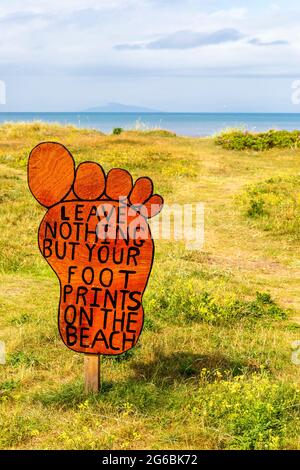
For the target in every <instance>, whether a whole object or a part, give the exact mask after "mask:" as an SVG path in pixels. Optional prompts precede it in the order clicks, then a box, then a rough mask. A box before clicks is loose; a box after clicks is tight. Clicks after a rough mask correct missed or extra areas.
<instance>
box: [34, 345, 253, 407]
mask: <svg viewBox="0 0 300 470" xmlns="http://www.w3.org/2000/svg"><path fill="white" fill-rule="evenodd" d="M128 366H129V368H130V369H131V370H132V371H133V376H131V377H128V378H127V379H123V380H120V381H114V382H112V381H107V380H105V378H104V381H103V383H102V388H101V391H100V392H99V394H96V395H92V394H90V395H86V394H85V393H84V386H83V380H82V379H80V380H79V379H78V380H76V381H72V382H69V383H67V384H64V385H62V386H61V387H59V388H57V389H53V390H48V391H43V392H42V393H39V394H38V395H37V396H35V399H37V400H38V401H40V402H41V403H42V404H43V405H44V406H55V407H57V406H58V407H60V408H62V409H74V408H75V409H80V408H81V406H82V404H84V403H85V402H86V400H88V401H89V403H90V404H93V403H94V406H97V405H99V406H100V407H101V406H102V405H103V406H106V407H111V408H112V409H114V410H117V411H119V412H122V410H125V411H126V410H127V408H126V407H127V406H128V404H134V405H133V406H134V409H136V410H138V411H139V412H147V411H151V410H152V411H153V410H157V409H159V408H163V407H165V406H167V403H170V402H172V404H173V405H172V406H177V405H178V406H179V407H180V403H181V401H182V396H183V395H186V394H187V395H188V396H190V398H191V399H192V396H193V395H195V394H196V393H197V389H198V386H199V383H200V376H201V371H203V369H205V370H206V374H205V380H206V381H214V380H219V377H218V376H216V375H215V373H216V372H218V373H221V374H222V377H223V380H224V379H225V380H226V379H227V380H230V379H231V378H232V377H234V376H237V375H241V374H246V373H247V374H249V373H250V374H251V373H253V372H257V371H259V367H255V366H249V364H248V363H245V362H242V361H238V360H236V361H233V360H230V359H228V358H227V357H225V356H223V355H221V354H215V355H199V354H192V353H188V352H178V353H173V354H170V355H165V354H163V353H161V352H157V353H156V355H155V358H154V359H153V361H151V362H143V361H138V360H137V359H135V360H132V358H131V359H129V360H128ZM176 396H177V398H176ZM180 396H181V398H179V397H180ZM176 403H177V405H176ZM130 406H131V405H130Z"/></svg>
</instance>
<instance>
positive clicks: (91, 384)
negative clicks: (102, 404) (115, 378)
mask: <svg viewBox="0 0 300 470" xmlns="http://www.w3.org/2000/svg"><path fill="white" fill-rule="evenodd" d="M100 363H101V356H100V355H95V354H85V355H84V387H85V393H98V392H99V391H100V389H101V380H100Z"/></svg>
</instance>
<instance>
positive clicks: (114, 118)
mask: <svg viewBox="0 0 300 470" xmlns="http://www.w3.org/2000/svg"><path fill="white" fill-rule="evenodd" d="M8 121H9V122H19V121H26V122H30V121H44V122H55V123H60V124H63V125H68V124H72V125H74V126H77V127H80V128H89V129H97V130H99V131H102V132H104V133H111V132H112V130H113V129H114V128H116V127H121V128H123V129H124V130H132V129H133V130H154V129H167V130H169V131H172V132H175V133H176V134H178V135H183V136H194V137H197V136H198V137H200V136H201V137H204V136H211V135H215V134H217V133H219V132H221V131H222V130H225V129H232V128H240V129H243V130H248V131H254V132H261V131H266V130H268V129H286V130H293V129H300V113H157V112H155V113H154V112H153V113H138V112H131V113H124V112H123V113H101V112H51V113H46V112H30V113H29V112H27V113H15V112H7V113H3V112H2V113H0V123H2V122H8Z"/></svg>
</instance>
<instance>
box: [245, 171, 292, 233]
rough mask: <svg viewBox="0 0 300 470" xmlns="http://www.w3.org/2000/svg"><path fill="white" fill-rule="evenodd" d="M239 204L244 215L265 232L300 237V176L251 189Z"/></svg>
mask: <svg viewBox="0 0 300 470" xmlns="http://www.w3.org/2000/svg"><path fill="white" fill-rule="evenodd" d="M236 201H237V205H238V206H239V207H240V209H241V211H242V213H243V214H244V215H245V216H246V217H247V218H248V219H251V220H252V221H253V222H254V223H255V224H257V226H259V227H260V228H262V229H263V230H266V231H271V232H273V233H274V234H277V235H291V236H292V237H293V238H296V239H299V238H300V176H291V177H285V178H280V177H278V178H271V179H268V180H266V181H263V182H261V183H257V184H255V185H251V186H248V187H246V189H245V191H244V192H243V193H242V194H241V195H239V196H238V197H237V198H236Z"/></svg>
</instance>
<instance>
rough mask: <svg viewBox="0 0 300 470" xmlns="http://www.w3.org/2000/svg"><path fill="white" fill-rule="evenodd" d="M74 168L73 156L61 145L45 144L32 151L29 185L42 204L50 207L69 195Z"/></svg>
mask: <svg viewBox="0 0 300 470" xmlns="http://www.w3.org/2000/svg"><path fill="white" fill-rule="evenodd" d="M74 166H75V165H74V160H73V157H72V155H71V154H70V153H69V151H68V150H67V149H66V148H65V147H64V146H63V145H61V144H57V143H55V142H44V143H42V144H39V145H37V146H36V147H35V148H34V149H33V150H32V152H31V154H30V156H29V161H28V184H29V188H30V190H31V192H32V194H33V195H34V197H35V198H36V199H37V200H38V202H39V203H40V204H42V205H43V206H46V207H50V206H53V205H54V204H57V203H58V202H59V201H61V200H62V199H63V198H64V197H65V196H66V195H67V193H68V192H69V191H70V189H71V187H72V184H73V181H74V175H75V168H74Z"/></svg>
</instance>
